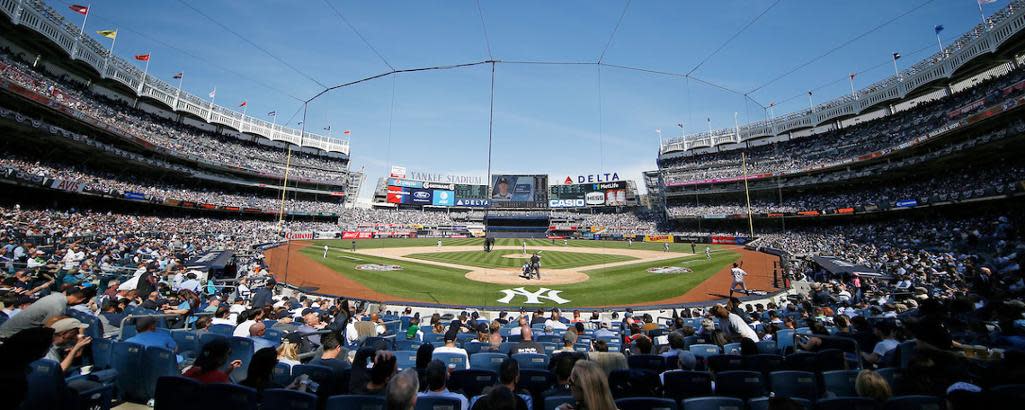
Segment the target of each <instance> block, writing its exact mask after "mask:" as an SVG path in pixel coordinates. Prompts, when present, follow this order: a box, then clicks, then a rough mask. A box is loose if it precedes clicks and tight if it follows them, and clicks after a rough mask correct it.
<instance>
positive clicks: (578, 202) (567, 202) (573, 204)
mask: <svg viewBox="0 0 1025 410" xmlns="http://www.w3.org/2000/svg"><path fill="white" fill-rule="evenodd" d="M584 206H585V203H584V200H583V199H549V200H548V207H549V208H583V207H584Z"/></svg>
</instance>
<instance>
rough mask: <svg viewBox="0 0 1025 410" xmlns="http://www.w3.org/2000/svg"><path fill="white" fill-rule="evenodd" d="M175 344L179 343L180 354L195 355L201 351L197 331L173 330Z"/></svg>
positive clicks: (172, 335) (172, 336)
mask: <svg viewBox="0 0 1025 410" xmlns="http://www.w3.org/2000/svg"><path fill="white" fill-rule="evenodd" d="M171 338H172V339H174V344H176V345H178V351H177V353H178V354H181V355H193V354H196V353H198V352H199V336H197V335H196V332H192V331H188V330H179V331H174V332H171Z"/></svg>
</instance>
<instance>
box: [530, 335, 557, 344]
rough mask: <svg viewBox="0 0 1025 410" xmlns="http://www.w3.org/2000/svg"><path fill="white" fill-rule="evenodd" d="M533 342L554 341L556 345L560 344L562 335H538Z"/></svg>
mask: <svg viewBox="0 0 1025 410" xmlns="http://www.w3.org/2000/svg"><path fill="white" fill-rule="evenodd" d="M534 341H535V342H538V343H555V344H556V345H559V346H561V345H562V337H561V336H556V335H540V336H537V337H535V338H534Z"/></svg>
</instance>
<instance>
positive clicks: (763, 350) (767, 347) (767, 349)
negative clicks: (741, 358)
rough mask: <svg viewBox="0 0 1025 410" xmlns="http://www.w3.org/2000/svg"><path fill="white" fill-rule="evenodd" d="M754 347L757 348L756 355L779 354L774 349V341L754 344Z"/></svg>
mask: <svg viewBox="0 0 1025 410" xmlns="http://www.w3.org/2000/svg"><path fill="white" fill-rule="evenodd" d="M755 346H756V347H758V353H760V354H777V353H778V352H779V350H777V349H776V341H775V340H762V341H760V342H758V343H755Z"/></svg>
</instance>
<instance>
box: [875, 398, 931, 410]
mask: <svg viewBox="0 0 1025 410" xmlns="http://www.w3.org/2000/svg"><path fill="white" fill-rule="evenodd" d="M943 407H944V400H943V398H942V397H936V396H895V397H890V399H889V400H887V401H886V402H884V403H883V410H940V409H942V408H943Z"/></svg>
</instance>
